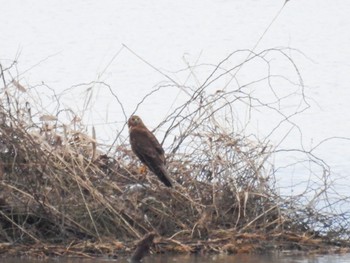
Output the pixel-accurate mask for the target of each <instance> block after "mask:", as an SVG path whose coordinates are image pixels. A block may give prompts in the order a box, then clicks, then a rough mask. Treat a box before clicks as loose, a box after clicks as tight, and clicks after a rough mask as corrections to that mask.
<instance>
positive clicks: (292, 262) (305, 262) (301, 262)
mask: <svg viewBox="0 0 350 263" xmlns="http://www.w3.org/2000/svg"><path fill="white" fill-rule="evenodd" d="M0 262H4V263H5V262H6V263H49V262H56V263H95V262H96V263H102V262H117V263H129V261H128V260H127V259H119V260H108V259H49V260H43V261H40V260H26V259H6V260H5V259H0ZM142 262H144V263H215V262H217V263H348V262H350V255H349V254H346V255H332V256H330V255H325V256H307V257H306V256H277V255H274V256H252V255H240V256H227V255H213V256H205V257H204V256H191V255H187V256H153V257H146V258H145V259H144V260H143V261H142Z"/></svg>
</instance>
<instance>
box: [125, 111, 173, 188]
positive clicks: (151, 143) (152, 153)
mask: <svg viewBox="0 0 350 263" xmlns="http://www.w3.org/2000/svg"><path fill="white" fill-rule="evenodd" d="M128 127H129V138H130V144H131V149H132V151H133V152H134V153H135V154H136V156H137V157H138V158H139V159H140V161H141V162H142V163H143V164H145V165H146V166H147V167H148V169H150V170H151V171H152V172H153V173H154V174H155V175H156V176H157V177H158V179H159V180H160V181H161V182H162V183H163V184H164V185H166V186H167V187H172V186H173V184H172V182H171V179H170V176H169V173H168V171H167V169H166V167H165V165H166V160H165V156H164V149H163V148H162V146H161V145H160V143H159V142H158V140H157V138H156V137H155V136H154V134H153V133H152V132H151V131H150V130H149V129H148V128H147V127H146V126H145V124H144V123H143V121H142V120H141V118H140V117H139V116H136V115H132V116H131V117H130V118H129V120H128Z"/></svg>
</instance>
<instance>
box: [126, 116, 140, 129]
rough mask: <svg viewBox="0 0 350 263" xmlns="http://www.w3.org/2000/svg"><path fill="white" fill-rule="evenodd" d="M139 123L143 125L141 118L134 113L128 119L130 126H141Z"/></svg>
mask: <svg viewBox="0 0 350 263" xmlns="http://www.w3.org/2000/svg"><path fill="white" fill-rule="evenodd" d="M139 125H143V122H142V120H141V118H140V117H139V116H136V115H132V116H131V117H130V118H129V120H128V126H129V128H132V127H135V126H139Z"/></svg>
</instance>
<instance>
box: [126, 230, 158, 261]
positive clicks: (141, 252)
mask: <svg viewBox="0 0 350 263" xmlns="http://www.w3.org/2000/svg"><path fill="white" fill-rule="evenodd" d="M155 236H156V234H155V233H154V232H152V233H148V234H146V235H145V236H144V237H143V238H142V239H141V240H140V241H139V242H138V243H137V245H136V248H135V250H134V253H133V254H132V256H131V258H130V260H131V262H138V261H140V260H141V259H142V258H143V257H144V256H146V255H147V254H148V253H149V249H150V247H151V245H152V244H153V239H154V237H155Z"/></svg>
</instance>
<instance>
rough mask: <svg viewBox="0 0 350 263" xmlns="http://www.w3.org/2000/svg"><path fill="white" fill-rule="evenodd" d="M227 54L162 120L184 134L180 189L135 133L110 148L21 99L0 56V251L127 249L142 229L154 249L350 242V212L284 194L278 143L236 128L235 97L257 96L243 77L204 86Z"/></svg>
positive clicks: (177, 169) (178, 144)
mask: <svg viewBox="0 0 350 263" xmlns="http://www.w3.org/2000/svg"><path fill="white" fill-rule="evenodd" d="M259 56H261V55H259ZM221 66H222V65H221V64H220V65H219V66H218V67H216V68H215V70H214V71H213V75H212V76H211V77H210V78H208V80H207V81H206V82H205V84H204V85H202V86H201V87H200V88H198V89H196V90H194V91H192V96H191V97H190V99H189V100H188V101H187V102H186V103H185V104H183V105H182V106H180V107H178V108H177V109H176V110H174V112H172V113H170V114H169V116H168V117H167V118H166V119H165V121H164V122H163V123H161V125H160V126H161V127H162V128H163V130H166V133H165V138H166V137H167V136H170V134H177V136H174V137H173V140H172V144H171V145H170V146H169V147H168V148H167V151H168V153H169V154H168V156H167V159H168V164H169V165H168V166H169V167H168V168H169V171H170V173H171V174H172V177H173V178H174V180H175V181H176V182H177V183H176V184H175V187H174V188H173V189H168V188H166V187H163V185H162V184H161V183H159V182H158V181H157V179H156V178H155V177H154V176H145V175H144V174H142V173H140V171H139V168H138V165H139V163H138V161H137V160H136V159H135V157H134V156H133V154H132V153H131V151H130V147H129V146H128V145H123V144H120V145H118V146H117V152H116V154H115V155H113V156H111V155H109V152H108V151H107V150H106V151H104V150H101V148H99V147H98V146H99V142H98V141H97V139H96V138H95V135H94V134H93V135H92V136H89V135H88V134H87V133H86V132H85V129H84V125H83V124H82V123H80V121H79V119H78V116H75V117H74V118H72V120H71V125H66V124H65V125H64V124H62V122H60V120H59V118H58V113H57V115H47V114H45V113H42V112H40V110H39V111H37V110H34V108H35V107H33V105H30V104H28V103H26V101H27V100H28V97H30V96H29V93H28V91H27V90H26V88H25V87H23V86H22V85H21V84H20V83H19V82H17V81H16V80H13V78H12V77H11V74H10V68H9V69H3V68H2V69H1V79H2V81H3V88H2V89H1V94H0V95H1V104H0V105H1V106H0V107H1V108H0V178H1V181H0V243H1V244H2V245H1V251H2V253H8V254H18V253H20V254H25V255H28V254H30V255H32V256H47V255H56V256H57V255H73V256H92V255H101V254H109V255H111V256H113V255H115V254H116V253H119V252H129V251H130V248H131V247H132V246H133V245H134V241H135V240H138V239H140V238H141V237H142V236H143V235H144V234H146V233H149V232H152V231H155V232H156V233H158V234H159V237H158V238H157V239H156V242H155V243H156V247H155V248H154V249H155V251H176V252H196V251H198V250H203V251H215V252H220V251H226V252H228V253H245V252H252V251H266V250H271V249H302V250H304V249H305V250H307V249H311V248H312V249H321V248H323V247H325V246H328V245H329V244H333V245H339V247H341V245H347V243H346V241H347V240H348V232H346V233H345V232H344V228H341V226H342V225H343V226H346V225H347V224H348V221H347V222H346V223H345V224H344V222H342V224H340V222H339V218H340V217H339V215H328V216H326V215H324V214H322V213H321V212H320V211H317V209H316V208H315V207H309V206H307V207H306V206H302V205H299V206H298V207H296V206H295V204H296V202H292V201H291V199H289V198H282V197H281V196H279V195H278V192H277V191H276V189H275V187H274V178H273V174H274V173H273V169H272V166H271V156H272V155H273V154H274V150H275V149H274V147H273V146H272V145H270V144H269V143H268V142H267V141H266V140H264V141H260V140H259V139H258V138H257V137H256V136H252V135H245V134H244V133H243V132H242V131H238V130H237V129H235V128H234V127H235V117H236V116H234V114H233V111H232V109H231V107H232V105H234V104H235V103H243V102H245V100H248V101H251V100H252V97H251V96H249V95H248V94H246V93H244V92H243V89H237V90H235V91H234V92H232V91H231V92H227V91H225V90H218V91H216V92H214V93H210V94H206V91H205V87H206V86H207V85H209V84H210V83H212V82H213V80H212V78H214V77H215V76H214V75H215V74H216V73H217V72H216V71H217V70H218V69H219V68H220V67H221ZM225 72H226V74H228V72H230V71H225ZM214 73H215V74H214ZM219 75H220V74H219ZM215 78H216V77H215ZM215 78H214V79H215ZM31 94H32V93H31ZM252 107H254V106H253V105H252ZM34 111H35V112H34ZM223 112H225V114H223ZM220 121H221V122H220ZM222 122H224V123H226V124H227V125H226V126H223V125H221V124H220V123H222ZM343 216H344V218H345V220H348V219H347V217H346V215H343ZM305 218H308V219H309V220H310V221H309V222H306V221H305V220H304V219H305ZM329 220H338V221H333V222H334V224H333V225H331V226H329V227H328V230H327V231H318V230H317V229H316V228H314V227H313V226H314V225H319V224H321V225H322V224H323V223H325V222H329ZM325 232H326V233H325ZM342 235H343V236H342ZM337 242H338V243H337Z"/></svg>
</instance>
